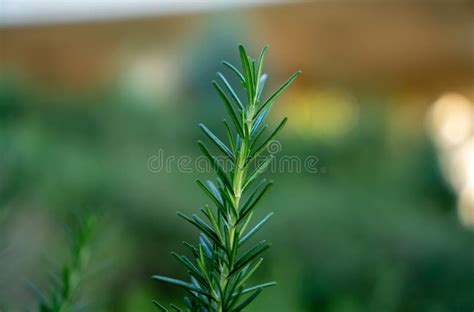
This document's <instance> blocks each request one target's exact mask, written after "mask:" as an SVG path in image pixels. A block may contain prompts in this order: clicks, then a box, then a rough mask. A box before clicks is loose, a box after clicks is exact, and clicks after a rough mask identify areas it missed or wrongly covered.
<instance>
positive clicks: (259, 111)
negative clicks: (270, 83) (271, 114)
mask: <svg viewBox="0 0 474 312" xmlns="http://www.w3.org/2000/svg"><path fill="white" fill-rule="evenodd" d="M300 74H301V71H297V72H296V73H294V74H293V75H291V77H290V78H289V79H288V80H287V81H285V83H284V84H282V85H281V87H280V88H278V90H276V91H275V92H274V93H273V94H272V95H271V96H270V97H269V98H268V99H267V100H266V101H265V103H263V105H261V106H260V108H259V109H258V110H257V114H256V116H258V115H259V114H260V113H261V112H262V111H263V110H264V109H265V108H267V107H268V106H269V105H270V104H271V103H273V101H274V100H275V99H276V98H277V97H278V96H279V95H280V94H282V93H283V91H285V90H286V88H288V87H289V86H290V85H291V83H292V82H293V81H294V80H295V79H296V77H298V76H299V75H300Z"/></svg>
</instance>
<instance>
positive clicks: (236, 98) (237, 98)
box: [217, 73, 244, 110]
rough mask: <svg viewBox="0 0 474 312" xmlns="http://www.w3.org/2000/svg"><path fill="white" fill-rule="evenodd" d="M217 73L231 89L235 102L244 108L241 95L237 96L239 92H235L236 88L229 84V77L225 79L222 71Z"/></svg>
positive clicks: (228, 88)
mask: <svg viewBox="0 0 474 312" xmlns="http://www.w3.org/2000/svg"><path fill="white" fill-rule="evenodd" d="M217 75H218V76H219V77H220V78H221V80H222V82H223V83H224V85H225V86H226V87H227V90H229V92H230V95H232V98H233V99H234V101H235V103H236V104H237V105H238V106H239V108H240V109H242V110H243V109H244V105H243V104H242V102H241V101H240V99H239V97H238V96H237V93H235V91H234V89H232V86H231V85H230V84H229V82H228V81H227V79H225V77H224V75H223V74H221V73H217Z"/></svg>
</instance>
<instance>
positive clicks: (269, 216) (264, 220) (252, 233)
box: [239, 212, 273, 245]
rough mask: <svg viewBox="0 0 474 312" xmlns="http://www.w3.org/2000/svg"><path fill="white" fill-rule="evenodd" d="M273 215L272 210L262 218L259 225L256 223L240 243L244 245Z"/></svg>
mask: <svg viewBox="0 0 474 312" xmlns="http://www.w3.org/2000/svg"><path fill="white" fill-rule="evenodd" d="M272 216H273V212H270V213H269V214H268V215H267V216H266V217H265V218H263V219H262V221H260V222H259V223H257V225H255V226H254V227H253V228H252V229H251V230H250V231H248V232H247V234H245V235H244V236H243V237H242V238H241V239H240V241H239V244H240V245H243V244H244V243H245V242H246V241H248V240H249V239H250V238H251V237H252V236H253V235H254V234H255V233H256V232H258V230H260V229H261V228H262V226H263V225H264V224H265V223H267V221H268V220H269V219H270V218H271V217H272Z"/></svg>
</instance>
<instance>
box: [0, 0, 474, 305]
mask: <svg viewBox="0 0 474 312" xmlns="http://www.w3.org/2000/svg"><path fill="white" fill-rule="evenodd" d="M30 2H31V3H30ZM30 2H25V1H13V0H8V1H4V2H3V3H2V16H1V21H2V26H1V29H0V36H1V39H2V41H1V43H0V44H1V52H2V53H1V55H2V57H1V64H0V75H1V79H0V80H1V82H0V148H1V153H0V172H1V174H0V215H4V216H5V217H3V220H1V221H0V224H1V226H0V250H3V251H0V308H1V309H2V311H3V310H4V311H23V310H25V309H32V308H34V307H35V304H36V302H35V298H34V296H33V295H32V294H31V292H30V291H29V290H28V289H27V288H26V287H25V285H24V279H29V280H33V281H35V282H36V281H38V283H37V284H38V288H40V289H47V288H46V285H47V275H46V274H45V272H47V271H48V270H47V269H46V268H47V267H48V265H47V264H45V261H44V253H45V252H46V253H48V254H58V258H61V259H63V257H61V256H60V255H61V251H63V250H65V248H63V246H68V244H67V239H66V237H67V235H65V234H64V229H63V227H62V224H64V223H63V222H62V221H59V220H62V218H58V215H59V216H60V215H63V214H66V213H68V211H69V210H70V209H71V208H70V207H77V206H80V207H94V209H96V210H98V211H102V210H106V211H107V213H106V216H107V218H106V221H105V222H103V223H104V224H101V231H100V243H99V246H97V248H96V250H97V254H96V257H95V258H97V259H98V260H97V262H98V265H100V264H103V265H106V266H107V270H106V272H104V273H100V272H99V273H98V274H95V275H94V276H93V277H91V278H89V279H88V285H87V288H86V289H84V293H83V298H84V299H85V300H86V301H87V302H92V303H94V304H93V305H91V306H89V307H88V310H90V311H114V312H115V311H118V312H120V311H155V307H153V305H152V304H151V299H152V298H157V297H158V298H157V299H159V300H160V301H166V302H168V301H176V299H177V298H180V297H181V295H182V293H181V292H180V291H179V290H176V289H174V288H170V287H167V286H164V285H156V283H154V282H153V281H151V280H150V279H149V276H150V275H152V274H154V273H155V272H156V271H157V270H159V271H160V272H176V274H173V275H175V276H177V277H178V278H179V277H182V276H179V274H180V273H181V272H182V270H181V269H180V267H179V264H177V263H176V262H175V261H173V259H172V257H170V256H169V250H173V249H175V242H176V241H180V240H184V239H186V238H189V237H191V236H193V235H194V234H195V232H193V231H192V230H190V229H189V228H188V226H186V225H185V224H184V223H182V222H180V221H179V220H178V219H177V218H176V217H175V213H174V211H176V210H180V211H183V212H184V213H188V212H192V211H195V210H196V208H197V207H196V203H199V202H202V201H203V200H204V198H203V196H202V194H201V193H200V192H199V190H198V189H197V188H196V187H195V184H194V181H193V180H194V178H196V177H198V176H202V175H201V174H199V173H197V172H193V173H186V172H181V171H179V170H177V168H174V167H173V168H172V169H173V170H171V171H169V172H153V171H152V170H150V168H149V167H148V165H147V164H148V160H149V159H150V157H152V156H154V155H157V153H158V151H159V150H163V152H164V155H165V157H168V156H175V157H179V156H181V155H189V156H191V157H192V158H194V157H197V155H198V154H199V153H198V149H197V148H196V147H195V143H194V142H195V141H196V140H197V139H198V137H199V136H200V133H199V131H198V128H197V124H198V123H199V122H204V123H206V124H207V125H208V126H209V127H211V128H218V126H217V125H216V124H217V123H219V124H220V122H221V116H223V115H224V113H225V112H224V109H223V108H222V107H221V106H220V105H219V104H218V98H217V97H216V96H215V94H213V93H212V90H211V88H209V87H208V83H209V82H210V81H211V80H212V79H213V78H214V75H215V72H216V71H217V70H218V66H219V64H218V62H215V59H226V60H230V61H232V62H233V63H236V62H235V61H236V59H237V57H238V56H237V55H236V54H235V53H234V50H235V48H236V46H237V44H238V43H239V42H244V43H247V45H248V46H249V50H250V53H252V54H255V53H258V52H257V47H260V46H262V45H263V44H265V43H268V44H269V45H270V47H271V49H272V51H274V53H272V54H271V55H269V58H268V64H269V67H268V71H269V74H270V75H269V76H270V77H271V79H270V80H269V81H268V82H267V86H268V87H269V88H270V89H273V88H272V87H274V86H276V85H278V84H279V83H280V82H281V81H283V80H284V79H285V78H286V77H287V76H288V75H289V74H290V73H291V70H292V69H294V68H301V69H302V71H303V72H304V73H305V75H304V76H303V77H302V78H301V80H300V81H299V83H298V85H297V86H295V88H294V89H291V90H289V92H288V93H287V94H286V95H285V96H284V97H282V98H281V99H280V103H279V105H278V106H277V107H275V111H274V113H273V115H272V116H271V117H272V118H275V119H273V123H276V122H277V121H278V120H279V119H281V117H283V116H288V117H289V121H288V124H287V129H286V131H285V133H284V134H283V135H282V137H281V141H282V146H283V147H284V148H283V151H282V154H283V156H284V155H289V156H290V155H296V156H298V157H299V158H304V157H307V156H310V155H313V156H317V158H318V160H319V161H318V163H317V169H318V170H317V172H316V173H314V172H313V173H311V172H305V171H303V172H300V173H296V172H289V171H290V170H284V171H283V172H274V173H272V175H274V178H275V179H278V182H279V183H278V184H277V185H276V187H275V190H274V192H273V193H274V194H273V195H275V194H278V196H273V197H269V198H268V200H267V201H265V203H264V205H266V206H267V207H271V208H272V210H273V211H275V212H276V215H275V217H274V219H273V221H272V222H273V223H272V227H271V228H267V229H265V228H264V229H262V234H261V235H262V237H271V239H272V240H273V241H278V244H275V245H274V247H273V248H272V249H271V250H270V251H269V255H268V257H267V263H266V266H265V268H266V269H265V270H262V271H260V272H259V276H257V277H256V280H265V279H267V278H270V277H271V278H272V279H275V280H278V281H284V286H283V285H282V286H278V287H275V288H273V289H272V290H271V291H269V292H267V293H265V292H264V293H262V295H261V297H259V298H258V299H257V300H256V302H255V303H254V305H253V306H252V307H251V309H249V311H276V312H278V311H331V312H333V311H367V310H371V311H420V310H421V311H425V310H426V311H466V310H467V311H470V310H472V308H473V306H474V296H473V289H474V248H473V244H474V233H473V230H472V227H473V224H474V212H473V211H474V196H473V192H474V191H473V189H474V160H473V159H474V156H473V155H474V146H473V136H474V126H473V125H474V121H473V120H474V113H473V111H474V109H473V99H474V90H473V88H472V85H473V81H474V80H473V75H472V73H473V72H474V60H473V58H472V55H473V54H474V51H473V46H472V44H471V43H472V39H471V38H472V31H473V30H472V29H473V26H472V20H473V19H472V1H469V0H466V1H461V0H459V1H457V0H456V1H449V2H442V1H439V2H437V1H434V2H431V3H426V2H423V1H399V2H390V3H377V2H363V1H352V2H349V1H335V2H315V3H273V4H272V3H266V2H245V6H244V7H242V4H236V2H234V1H229V2H228V3H227V4H225V5H218V4H215V2H206V4H202V5H201V6H199V5H196V4H193V3H194V2H192V3H191V2H187V3H186V2H180V3H178V4H176V3H174V4H173V3H171V2H169V1H164V2H162V3H160V4H161V5H156V4H155V5H154V6H153V3H152V2H151V1H143V2H141V1H136V2H134V3H133V9H130V8H129V7H126V6H127V5H129V4H130V3H131V2H109V1H106V2H104V4H97V3H95V4H90V3H89V4H84V3H83V4H81V6H80V7H77V6H76V5H75V4H74V3H76V2H73V1H65V2H64V4H58V3H56V2H55V4H54V6H53V5H52V4H51V3H50V2H48V1H35V2H32V1H30ZM127 3H129V4H127ZM140 3H142V4H143V3H147V4H146V5H142V4H140ZM196 6H198V7H196ZM222 6H224V7H222ZM61 10H63V11H61ZM272 64H273V65H275V64H278V67H272ZM203 86H204V87H203ZM192 125H196V126H192ZM214 125H216V126H214ZM219 135H224V133H219ZM177 189H186V190H189V192H188V193H187V195H186V196H176V190H177ZM259 217H263V215H262V216H259ZM288 233H291V235H288ZM183 250H184V249H183ZM177 251H179V252H181V250H177ZM54 267H57V266H54ZM43 286H44V287H43ZM156 294H158V296H157V295H156ZM267 307H270V310H268V308H267Z"/></svg>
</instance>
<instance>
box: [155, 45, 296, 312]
mask: <svg viewBox="0 0 474 312" xmlns="http://www.w3.org/2000/svg"><path fill="white" fill-rule="evenodd" d="M239 53H240V59H241V65H242V71H239V70H238V69H237V68H236V67H235V66H233V65H231V64H230V63H227V62H223V64H224V65H225V66H226V67H228V68H229V69H230V70H231V71H232V72H233V74H235V75H236V76H237V78H238V80H239V81H240V83H241V84H242V86H243V88H244V90H245V94H246V99H245V101H244V100H242V99H240V98H239V97H238V95H237V92H235V91H234V90H233V89H232V87H231V85H230V83H229V82H228V80H227V79H226V78H225V77H224V75H223V74H221V73H218V76H219V78H220V79H221V80H222V82H223V85H224V87H225V88H222V87H221V86H220V85H219V83H217V82H216V81H213V82H212V85H213V86H214V88H215V89H216V91H217V93H218V95H219V96H220V98H221V99H222V101H223V103H224V106H225V108H226V110H227V112H228V114H229V116H230V120H231V121H232V125H233V128H234V131H232V130H231V128H230V126H229V124H228V123H227V121H225V120H224V125H225V127H226V133H227V137H228V145H229V146H227V145H226V144H225V143H224V142H223V141H222V140H221V139H219V138H218V137H217V136H216V135H215V134H214V133H213V132H212V131H211V130H209V129H208V128H207V127H206V126H204V125H202V124H201V125H200V128H201V129H202V130H203V132H204V134H205V135H206V136H207V138H208V139H209V140H210V141H211V142H212V143H213V144H214V145H215V146H216V147H217V148H218V149H219V150H220V151H221V152H222V153H223V154H224V156H225V157H227V158H228V160H229V161H230V162H231V164H232V166H231V169H230V170H228V171H227V172H226V171H225V169H224V168H223V167H222V165H221V164H220V162H219V161H218V158H217V157H216V156H214V155H212V154H211V153H210V151H209V149H208V148H207V147H206V145H205V144H204V143H203V142H201V141H199V142H198V144H199V147H200V148H201V150H202V152H203V154H204V155H205V156H206V157H207V159H208V160H209V162H210V163H211V164H212V166H213V168H214V170H215V171H216V173H217V182H216V183H214V182H212V181H207V182H206V183H204V182H202V181H200V180H198V181H197V183H198V185H199V186H200V187H201V188H202V189H203V191H204V193H205V194H206V195H207V196H208V197H209V198H210V199H211V201H212V203H213V204H214V205H215V209H212V208H211V207H209V206H208V205H206V206H205V207H204V208H203V209H201V211H202V213H203V215H204V216H205V219H206V221H205V220H203V219H202V218H201V217H199V216H198V215H196V214H193V215H192V216H186V215H184V214H182V213H179V212H178V215H179V216H180V217H182V218H183V219H185V220H186V221H188V222H189V223H191V224H192V225H194V226H195V227H196V228H198V229H199V230H200V232H201V233H200V235H199V242H198V244H197V246H194V245H192V244H190V243H187V242H184V244H185V245H186V246H187V247H189V249H190V251H191V253H192V255H193V257H194V261H191V260H190V259H189V258H188V257H186V256H184V255H178V254H176V253H172V254H173V256H174V257H176V259H177V260H178V261H179V262H181V263H182V264H183V265H184V266H185V267H186V269H187V271H188V272H189V274H190V275H191V277H190V281H189V282H186V281H182V280H177V279H173V278H169V277H164V276H160V275H155V276H153V279H155V280H158V281H161V282H165V283H168V284H172V285H175V286H178V287H181V288H184V289H185V290H186V291H187V293H188V294H189V295H188V296H187V297H185V298H184V306H185V307H184V308H180V307H178V306H176V305H174V304H171V305H170V307H171V308H172V309H173V310H174V311H199V312H224V311H225V312H227V311H229V312H230V311H242V310H243V309H244V308H245V307H247V305H249V304H250V303H251V302H252V301H253V300H254V299H255V298H256V297H257V296H258V295H259V294H260V293H261V291H262V290H263V288H266V287H269V286H273V285H275V284H276V283H275V282H269V283H264V284H260V285H256V286H251V287H248V286H247V281H248V280H249V278H250V277H251V276H252V275H253V273H254V272H255V271H256V270H257V269H258V267H259V266H260V264H261V263H262V260H263V259H262V258H261V255H262V253H263V252H264V251H265V250H267V249H268V248H269V247H270V244H269V243H267V242H266V241H261V242H259V243H257V244H256V245H255V246H253V247H252V248H249V249H247V250H246V251H244V252H242V249H243V248H244V245H245V244H246V243H247V242H248V240H249V239H250V238H252V237H253V236H254V235H255V234H256V232H257V231H258V230H260V228H261V227H262V226H263V225H264V224H265V223H266V222H267V221H268V220H269V219H270V217H271V216H272V214H273V213H270V214H268V215H267V216H266V217H264V218H263V219H262V220H261V221H259V222H257V224H256V225H255V226H253V227H252V228H249V224H250V221H251V219H252V215H253V213H254V210H255V208H256V206H257V204H258V203H259V202H260V200H261V199H262V198H263V196H264V195H265V193H266V192H267V191H268V190H269V188H270V186H271V185H272V182H271V181H266V179H263V180H262V181H260V183H259V184H258V185H257V186H256V187H252V185H253V182H255V181H256V180H257V179H258V178H259V177H260V175H261V174H262V173H263V172H265V169H266V168H267V167H268V164H269V163H270V162H271V160H272V155H269V156H266V158H265V159H264V160H263V162H259V161H258V160H259V156H261V155H262V153H264V152H265V149H266V147H267V145H268V144H269V142H271V140H272V139H273V138H274V137H275V136H276V134H277V133H278V132H279V131H280V130H281V129H282V128H283V126H284V124H285V123H286V118H285V119H283V121H282V122H281V123H280V125H279V126H278V127H277V128H276V129H275V130H274V131H273V132H272V133H271V134H270V135H269V136H268V137H267V138H266V139H264V140H262V139H260V138H261V137H262V133H263V132H264V131H265V129H266V127H267V126H266V125H263V122H264V120H265V117H266V116H267V114H268V112H269V110H270V108H271V106H272V104H273V103H274V101H275V100H276V99H277V98H278V96H279V95H280V94H281V93H282V92H283V91H284V90H285V89H286V88H287V87H288V86H289V85H290V84H291V83H292V82H293V81H294V80H295V79H296V77H297V76H298V75H299V74H300V72H299V71H298V72H296V73H294V74H293V75H292V76H291V77H290V78H289V79H288V80H287V81H286V82H285V83H283V85H282V86H281V87H280V88H278V89H277V90H276V91H275V92H274V93H273V94H272V95H271V96H270V97H268V99H266V100H265V101H262V100H261V94H262V90H263V87H264V84H265V80H266V77H267V76H266V75H265V74H264V73H263V63H264V59H265V55H266V53H267V47H264V48H263V49H262V52H261V54H260V57H259V58H258V60H254V59H252V58H251V57H249V56H248V55H247V52H246V50H245V48H244V47H243V46H242V45H240V46H239ZM228 94H230V96H228ZM259 141H262V142H261V143H259ZM252 167H256V168H255V169H254V170H251V169H252ZM153 302H154V303H155V305H156V306H157V307H158V308H160V309H161V310H162V311H169V310H168V309H167V308H166V307H165V306H163V305H162V304H160V303H158V302H157V301H153Z"/></svg>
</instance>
